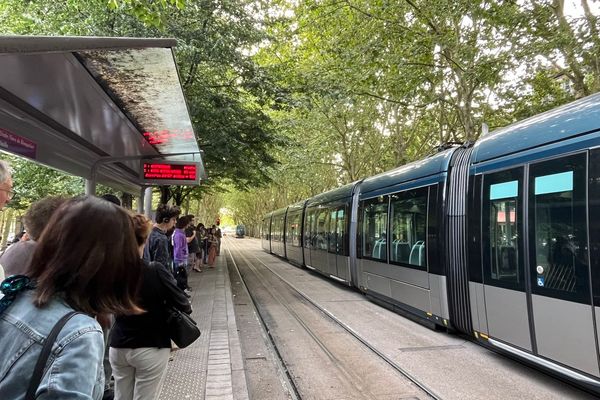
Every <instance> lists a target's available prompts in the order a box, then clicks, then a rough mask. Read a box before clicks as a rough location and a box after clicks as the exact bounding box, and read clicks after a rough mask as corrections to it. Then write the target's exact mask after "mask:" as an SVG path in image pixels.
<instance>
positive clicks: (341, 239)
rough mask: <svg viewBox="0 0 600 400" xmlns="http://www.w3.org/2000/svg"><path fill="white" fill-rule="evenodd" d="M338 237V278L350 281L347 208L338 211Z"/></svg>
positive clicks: (343, 207)
mask: <svg viewBox="0 0 600 400" xmlns="http://www.w3.org/2000/svg"><path fill="white" fill-rule="evenodd" d="M336 225H337V228H336V237H337V247H336V250H337V255H336V269H337V273H336V276H338V277H340V278H342V279H345V280H348V279H349V278H350V277H349V276H348V271H349V267H350V264H349V263H350V259H349V258H348V256H347V255H346V239H347V234H346V226H347V215H346V207H345V206H342V207H340V208H338V210H337V219H336Z"/></svg>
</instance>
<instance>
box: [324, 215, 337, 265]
mask: <svg viewBox="0 0 600 400" xmlns="http://www.w3.org/2000/svg"><path fill="white" fill-rule="evenodd" d="M328 218H329V231H328V234H327V236H328V238H329V252H330V253H333V254H335V253H336V249H337V240H338V238H337V231H336V228H337V209H333V210H330V211H329V215H328Z"/></svg>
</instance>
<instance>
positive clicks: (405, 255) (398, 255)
mask: <svg viewBox="0 0 600 400" xmlns="http://www.w3.org/2000/svg"><path fill="white" fill-rule="evenodd" d="M392 251H393V258H392V260H394V261H400V262H407V261H408V260H409V259H410V243H408V242H401V241H400V240H394V241H393V242H392Z"/></svg>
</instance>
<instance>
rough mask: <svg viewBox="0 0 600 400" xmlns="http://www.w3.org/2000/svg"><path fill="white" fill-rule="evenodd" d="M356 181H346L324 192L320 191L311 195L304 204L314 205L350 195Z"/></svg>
mask: <svg viewBox="0 0 600 400" xmlns="http://www.w3.org/2000/svg"><path fill="white" fill-rule="evenodd" d="M357 183H358V181H355V182H352V183H348V184H346V185H344V186H340V187H338V188H335V189H332V190H329V191H327V192H325V193H321V194H318V195H316V196H314V197H311V198H310V199H308V204H307V205H306V206H307V207H313V206H316V205H320V204H326V203H330V202H334V201H337V200H341V199H344V198H349V197H352V192H353V191H354V187H355V186H356V184H357Z"/></svg>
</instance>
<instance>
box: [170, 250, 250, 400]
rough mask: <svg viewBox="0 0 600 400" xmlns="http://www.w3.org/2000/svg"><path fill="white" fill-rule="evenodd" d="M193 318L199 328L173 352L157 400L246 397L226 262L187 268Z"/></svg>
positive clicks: (220, 259) (222, 258)
mask: <svg viewBox="0 0 600 400" xmlns="http://www.w3.org/2000/svg"><path fill="white" fill-rule="evenodd" d="M189 285H190V286H191V287H192V293H191V296H192V297H191V298H190V301H191V302H192V309H193V313H192V317H193V318H194V320H195V321H196V322H197V323H198V327H199V328H200V331H201V332H202V335H201V336H200V338H199V339H198V340H197V341H196V342H194V343H193V344H192V345H191V346H189V347H187V348H185V349H180V350H177V351H175V352H173V353H172V355H173V359H172V361H170V362H169V366H168V368H167V376H166V378H165V380H164V382H163V385H162V387H161V391H160V396H159V399H160V400H175V399H177V400H182V399H189V400H196V399H206V400H246V399H248V390H247V387H246V377H245V373H244V362H243V359H242V352H241V347H240V343H239V337H238V332H237V326H236V320H235V315H234V312H233V300H232V299H233V297H232V294H231V286H230V279H229V275H228V272H227V263H226V261H225V256H224V254H223V253H221V255H220V256H219V257H217V262H216V263H215V268H203V272H201V273H198V272H194V271H192V272H191V274H190V276H189Z"/></svg>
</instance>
